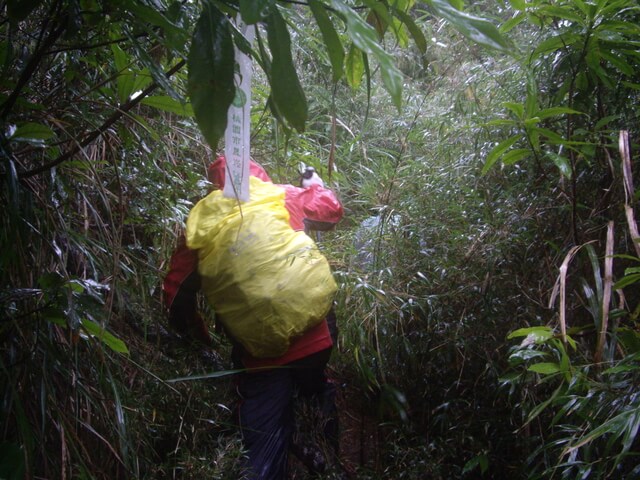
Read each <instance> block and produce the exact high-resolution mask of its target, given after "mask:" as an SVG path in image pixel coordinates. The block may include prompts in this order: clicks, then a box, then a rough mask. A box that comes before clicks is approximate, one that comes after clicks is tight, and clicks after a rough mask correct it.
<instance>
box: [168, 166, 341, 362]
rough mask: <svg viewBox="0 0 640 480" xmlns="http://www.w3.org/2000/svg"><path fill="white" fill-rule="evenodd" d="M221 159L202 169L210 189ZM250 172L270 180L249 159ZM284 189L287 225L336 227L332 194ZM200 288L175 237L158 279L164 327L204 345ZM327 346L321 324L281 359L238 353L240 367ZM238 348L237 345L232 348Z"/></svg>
mask: <svg viewBox="0 0 640 480" xmlns="http://www.w3.org/2000/svg"><path fill="white" fill-rule="evenodd" d="M224 168H225V159H224V157H218V158H217V159H216V161H215V162H213V163H212V164H211V166H210V167H209V170H208V176H209V181H210V182H211V183H213V184H214V186H215V187H216V188H222V187H223V186H224ZM250 174H251V175H252V176H255V177H258V178H260V179H261V180H264V181H267V182H270V181H271V179H270V178H269V176H268V175H267V173H266V172H265V170H264V169H263V168H262V167H261V166H260V165H259V164H257V163H255V162H253V161H251V164H250ZM280 186H281V187H282V188H283V189H284V191H285V207H286V208H287V210H288V211H289V216H290V218H289V223H290V225H291V227H292V228H293V229H294V230H303V229H304V228H305V220H306V221H307V222H312V223H313V224H315V225H322V226H324V227H323V228H326V227H327V226H330V225H335V224H337V223H338V222H339V221H340V219H341V218H342V215H343V209H342V205H341V204H340V202H339V201H338V199H337V198H336V196H335V195H334V193H333V192H332V191H331V190H329V189H326V188H322V187H320V186H319V185H312V186H311V187H309V188H300V187H295V186H293V185H280ZM199 289H200V277H199V276H198V253H197V251H195V250H190V249H189V248H188V247H187V246H186V243H185V241H184V237H183V236H181V238H180V240H179V243H178V247H177V248H176V250H175V251H174V253H173V255H172V256H171V261H170V264H169V271H168V273H167V275H166V277H165V279H164V283H163V293H164V300H165V306H166V308H167V309H168V311H169V323H170V324H171V325H172V326H173V327H174V328H175V329H176V330H177V331H179V332H181V333H188V334H190V335H191V336H192V337H194V338H195V339H197V340H199V341H201V342H203V343H206V344H210V342H211V340H210V337H209V333H208V329H207V326H206V325H205V323H204V321H203V320H202V318H201V317H200V316H199V315H198V313H197V308H196V294H197V293H198V290H199ZM332 345H333V341H332V340H331V335H330V334H329V327H328V325H327V322H326V320H325V321H323V322H322V323H320V324H319V325H317V326H315V327H313V328H312V329H310V330H309V331H307V332H305V333H304V334H303V335H302V336H300V337H298V338H297V339H295V340H294V341H293V342H292V343H291V347H290V348H289V350H288V351H287V353H285V354H284V355H283V356H282V357H278V358H270V359H257V358H254V357H252V356H250V355H249V354H248V353H246V352H242V353H241V357H242V363H243V364H244V366H245V367H248V368H254V367H265V366H277V365H285V364H287V363H289V362H292V361H294V360H299V359H301V358H304V357H306V356H308V355H311V354H313V353H316V352H319V351H321V350H324V349H326V348H329V347H331V346H332ZM238 348H241V347H238Z"/></svg>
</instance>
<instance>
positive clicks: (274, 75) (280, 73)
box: [267, 6, 308, 132]
mask: <svg viewBox="0 0 640 480" xmlns="http://www.w3.org/2000/svg"><path fill="white" fill-rule="evenodd" d="M267 38H268V40H269V49H270V50H271V57H272V60H271V91H272V95H273V102H274V103H275V105H276V107H277V109H278V111H279V112H280V113H281V114H282V116H283V117H284V118H286V119H287V121H288V122H289V123H290V124H291V125H292V126H293V127H294V128H295V129H296V130H297V131H298V132H303V131H304V128H305V123H306V121H307V115H308V110H307V99H306V97H305V95H304V91H303V90H302V86H301V85H300V80H299V78H298V73H297V72H296V69H295V68H294V66H293V59H292V57H291V39H290V37H289V30H288V28H287V24H286V23H285V21H284V19H283V18H282V15H280V11H279V10H278V8H277V7H276V6H274V7H273V8H272V9H271V12H270V14H269V17H268V18H267Z"/></svg>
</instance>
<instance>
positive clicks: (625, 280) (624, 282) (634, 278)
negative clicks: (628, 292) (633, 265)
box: [613, 273, 640, 290]
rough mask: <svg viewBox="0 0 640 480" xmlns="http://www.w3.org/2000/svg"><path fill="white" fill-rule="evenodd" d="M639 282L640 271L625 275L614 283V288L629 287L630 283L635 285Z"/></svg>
mask: <svg viewBox="0 0 640 480" xmlns="http://www.w3.org/2000/svg"><path fill="white" fill-rule="evenodd" d="M638 282H640V273H634V274H631V275H625V276H624V277H622V278H621V279H620V280H618V281H617V282H616V283H615V284H614V285H613V289H614V290H620V289H621V288H625V287H628V286H629V285H633V284H634V283H638Z"/></svg>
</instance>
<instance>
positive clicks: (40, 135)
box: [10, 122, 55, 142]
mask: <svg viewBox="0 0 640 480" xmlns="http://www.w3.org/2000/svg"><path fill="white" fill-rule="evenodd" d="M54 136H55V133H54V131H53V130H51V128H49V127H47V126H46V125H42V124H40V123H33V122H28V123H23V124H22V125H20V126H18V128H16V130H15V131H14V132H13V135H11V136H10V138H11V140H15V141H26V142H28V141H32V140H36V141H42V140H49V139H50V138H52V137H54Z"/></svg>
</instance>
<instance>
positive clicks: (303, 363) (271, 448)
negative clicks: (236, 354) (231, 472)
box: [238, 348, 337, 480]
mask: <svg viewBox="0 0 640 480" xmlns="http://www.w3.org/2000/svg"><path fill="white" fill-rule="evenodd" d="M330 355H331V349H330V348H329V349H326V350H323V351H320V352H318V353H315V354H313V355H310V356H308V357H305V358H303V359H300V360H297V361H295V362H292V363H289V364H287V365H285V366H283V367H280V368H273V369H268V370H261V371H255V372H247V373H244V374H242V376H241V378H240V380H239V384H238V392H239V394H240V397H241V403H240V406H239V411H238V413H239V421H240V428H241V431H242V436H243V440H244V444H245V448H246V449H247V453H248V459H247V462H246V473H245V477H244V478H245V479H250V480H285V479H286V478H287V464H288V452H289V447H290V445H291V439H292V436H293V431H294V409H293V399H294V393H295V392H296V390H297V391H298V392H299V393H300V394H301V395H302V396H304V397H316V398H317V399H318V400H319V406H320V408H321V409H322V410H324V411H326V412H327V413H328V414H330V415H331V414H333V413H335V389H334V386H333V384H331V383H330V382H328V381H327V377H326V375H325V367H326V365H327V361H328V360H329V356H330ZM332 410H333V411H332ZM336 427H337V425H336Z"/></svg>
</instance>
